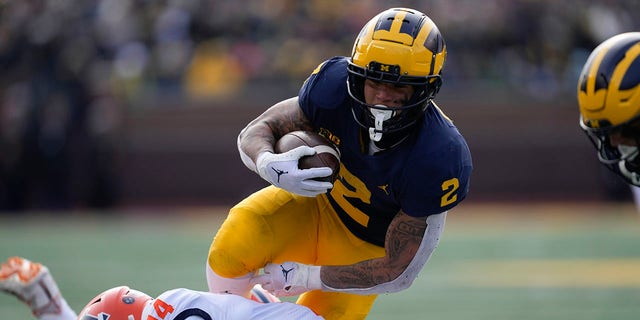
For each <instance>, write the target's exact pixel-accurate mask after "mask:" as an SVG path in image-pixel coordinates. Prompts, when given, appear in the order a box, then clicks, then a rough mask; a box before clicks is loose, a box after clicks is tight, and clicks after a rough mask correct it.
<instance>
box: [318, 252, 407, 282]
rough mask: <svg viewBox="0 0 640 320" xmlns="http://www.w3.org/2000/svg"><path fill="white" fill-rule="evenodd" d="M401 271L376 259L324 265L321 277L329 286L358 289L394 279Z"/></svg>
mask: <svg viewBox="0 0 640 320" xmlns="http://www.w3.org/2000/svg"><path fill="white" fill-rule="evenodd" d="M403 270H404V268H403ZM401 273H402V271H400V272H398V270H394V269H392V268H389V267H388V266H387V265H385V262H383V261H382V260H381V259H374V260H367V261H363V262H361V263H357V264H354V265H349V266H322V268H321V269H320V279H321V280H322V283H323V284H324V285H325V286H326V287H328V288H333V289H354V288H355V289H358V288H371V287H374V286H376V285H379V284H382V283H387V282H390V281H393V280H394V279H396V278H397V277H398V276H399V275H400V274H401Z"/></svg>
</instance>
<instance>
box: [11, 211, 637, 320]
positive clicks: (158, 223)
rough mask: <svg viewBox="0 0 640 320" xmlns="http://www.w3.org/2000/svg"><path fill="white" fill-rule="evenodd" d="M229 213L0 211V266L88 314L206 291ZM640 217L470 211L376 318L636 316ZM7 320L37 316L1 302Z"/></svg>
mask: <svg viewBox="0 0 640 320" xmlns="http://www.w3.org/2000/svg"><path fill="white" fill-rule="evenodd" d="M221 211H224V209H223V210H220V209H210V210H206V209H198V210H193V209H192V210H179V209H175V210H165V211H163V212H162V213H159V211H157V210H150V209H148V210H132V212H127V213H126V214H125V213H122V212H119V213H101V214H98V215H95V214H89V213H84V212H74V213H70V214H68V215H60V214H30V215H28V216H26V217H22V218H16V217H13V218H9V217H7V216H1V215H0V259H2V260H4V259H6V258H7V257H8V256H11V255H22V256H25V257H27V258H30V259H32V260H36V261H42V262H44V263H45V264H47V265H48V266H49V268H50V269H51V271H52V272H53V274H54V275H55V277H56V279H57V281H58V284H59V286H60V288H61V290H62V291H63V293H64V294H65V295H66V297H67V300H68V301H69V303H70V304H71V306H72V307H73V308H74V309H76V310H77V311H79V310H80V309H81V308H82V307H83V305H84V303H85V302H87V301H88V300H89V299H90V298H92V297H93V296H94V295H95V294H97V293H98V292H100V291H102V290H103V289H106V288H110V287H113V286H116V285H121V284H127V285H130V286H132V287H135V288H138V289H140V290H143V291H146V292H147V293H149V294H151V295H154V294H159V293H160V292H162V291H164V290H166V289H169V288H175V287H188V288H193V289H199V290H206V284H205V280H204V271H203V270H204V260H205V257H206V254H207V250H208V246H209V243H210V240H211V237H212V235H213V233H214V232H215V230H217V228H218V226H219V223H220V221H221V219H222V217H223V214H224V213H222V214H221V213H220V212H221ZM639 316H640V216H639V215H638V214H637V213H636V212H635V210H634V208H633V207H632V206H630V205H620V206H606V205H602V204H582V205H549V204H526V205H477V204H476V205H466V204H463V205H461V206H460V207H459V208H457V209H455V210H454V211H452V212H451V213H450V215H449V217H448V220H447V227H446V229H445V233H444V237H443V238H442V241H441V243H440V247H439V248H438V250H437V251H436V252H435V253H434V255H433V256H432V258H431V260H430V261H429V263H428V264H427V266H426V267H425V269H424V270H423V272H422V273H421V275H420V277H419V278H418V279H417V280H416V281H415V282H414V285H413V286H412V287H411V288H410V289H409V290H406V291H404V292H401V293H396V294H390V295H384V296H381V297H380V298H378V301H377V303H376V305H375V306H374V310H373V311H372V312H371V315H370V317H369V319H397V320H403V319H412V320H414V319H443V320H444V319H447V320H456V319H459V320H469V319H486V320H501V319H504V320H506V319H509V320H511V319H519V320H526V319H545V320H553V319H558V320H559V319H562V320H566V319H580V320H590V319H594V320H595V319H607V320H611V319H638V317H639ZM0 319H12V320H13V319H31V316H30V314H29V312H28V311H27V309H26V308H25V307H24V306H23V305H22V304H20V303H19V302H18V301H17V300H15V299H14V298H13V297H11V296H8V295H0Z"/></svg>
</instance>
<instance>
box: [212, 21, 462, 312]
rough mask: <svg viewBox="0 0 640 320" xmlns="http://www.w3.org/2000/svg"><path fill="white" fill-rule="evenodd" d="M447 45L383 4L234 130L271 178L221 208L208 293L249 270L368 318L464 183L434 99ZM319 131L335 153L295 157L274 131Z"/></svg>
mask: <svg viewBox="0 0 640 320" xmlns="http://www.w3.org/2000/svg"><path fill="white" fill-rule="evenodd" d="M446 54H447V51H446V46H445V42H444V39H443V38H442V35H441V34H440V31H439V30H438V28H437V26H436V25H435V24H434V22H433V21H432V20H431V19H430V18H429V17H428V16H426V15H425V14H423V13H421V12H419V11H417V10H413V9H408V8H392V9H388V10H385V11H383V12H381V13H380V14H378V15H377V16H375V17H374V18H373V19H371V20H370V21H369V22H368V23H367V24H366V25H365V26H364V28H363V29H362V31H361V32H360V34H359V35H358V36H357V38H356V40H355V44H354V47H353V50H352V54H351V56H350V57H334V58H331V59H329V60H327V61H324V62H323V63H321V64H320V65H319V66H318V67H317V68H316V69H315V70H314V71H313V72H312V74H311V75H310V76H309V77H308V79H307V80H306V81H305V82H304V84H303V85H302V88H301V89H300V91H299V94H298V96H296V97H293V98H290V99H287V100H284V101H281V102H279V103H276V104H275V105H273V106H272V107H270V108H269V109H267V110H266V111H265V112H264V113H263V114H261V115H260V116H258V117H257V118H256V119H254V120H253V121H251V122H250V123H249V124H248V125H247V126H246V127H245V128H244V129H243V130H242V131H241V132H240V134H239V136H238V141H237V142H238V149H239V153H240V156H241V159H242V161H243V163H244V164H245V165H246V166H247V167H248V168H249V169H251V170H253V171H255V172H256V173H257V174H258V175H259V176H260V177H262V178H263V179H265V180H266V181H268V182H269V183H271V185H270V186H268V187H265V188H263V189H261V190H259V191H257V192H255V193H254V194H252V195H250V196H249V197H247V198H246V199H244V200H243V201H241V202H240V203H238V204H237V205H236V206H234V207H233V208H231V210H230V212H229V214H228V216H227V218H226V220H225V221H224V223H223V224H222V226H221V227H220V229H219V231H218V232H217V234H216V235H215V237H214V239H213V241H212V244H211V247H210V250H209V255H208V261H207V262H208V263H207V266H206V269H207V270H206V271H207V280H208V285H209V290H210V291H211V292H215V293H220V292H228V293H234V294H238V295H243V296H247V295H248V294H249V291H250V289H251V287H252V285H253V284H254V283H260V284H262V285H263V287H264V288H265V289H267V290H270V291H271V292H273V293H275V294H276V295H278V296H292V295H300V296H299V297H298V300H297V303H299V304H301V305H304V306H307V307H309V308H310V309H311V310H313V311H314V312H315V313H317V314H319V315H321V316H323V317H325V318H326V319H364V318H365V317H366V316H367V314H368V313H369V311H370V309H371V307H372V305H373V303H374V300H375V299H376V297H377V295H379V294H381V293H389V292H397V291H401V290H404V289H406V288H408V287H409V286H410V285H411V284H412V282H413V281H414V279H415V278H416V277H417V275H418V273H419V272H420V270H421V269H422V268H423V266H424V265H425V263H426V262H427V260H428V259H429V257H430V256H431V254H432V253H433V251H434V250H435V248H436V246H437V245H438V242H439V240H440V236H441V234H442V232H443V229H444V225H445V218H446V215H447V212H448V211H449V210H450V209H452V208H453V207H455V206H456V205H457V204H459V203H460V202H461V201H463V199H465V197H466V196H467V192H468V188H469V178H470V174H471V170H472V163H471V155H470V152H469V148H468V146H467V143H466V141H465V139H464V138H463V137H462V135H461V134H460V133H459V132H458V130H457V128H456V127H455V126H454V125H453V123H452V122H451V120H450V119H449V118H448V117H447V116H446V115H445V114H444V113H443V112H442V110H441V109H440V108H439V107H438V106H436V104H435V102H434V101H433V99H434V97H435V96H436V93H437V92H438V90H439V89H440V86H441V84H442V78H441V71H442V68H443V66H444V63H445V58H446ZM294 130H310V131H315V132H318V133H320V134H321V135H323V136H325V137H327V138H328V139H329V140H331V141H332V142H333V143H335V144H336V145H337V146H338V148H339V149H340V153H341V167H340V177H339V178H338V179H337V180H336V181H335V182H334V183H331V182H320V181H316V180H314V178H318V177H325V176H328V175H330V174H331V169H329V168H314V169H306V170H300V169H298V167H297V162H298V159H299V158H300V157H303V156H306V155H310V154H314V152H315V151H314V150H313V149H312V148H308V147H304V146H303V147H298V148H296V149H293V150H291V151H288V152H286V153H282V154H275V153H274V149H273V146H274V144H275V142H276V141H277V140H278V138H279V137H281V136H283V135H284V134H286V133H287V132H290V131H294Z"/></svg>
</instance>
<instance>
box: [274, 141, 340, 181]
mask: <svg viewBox="0 0 640 320" xmlns="http://www.w3.org/2000/svg"><path fill="white" fill-rule="evenodd" d="M305 145H306V146H309V147H312V148H314V149H316V152H317V153H316V154H315V155H313V156H305V157H302V158H300V160H299V161H298V168H300V169H309V168H320V167H329V168H331V169H332V170H333V174H332V175H331V176H329V177H323V178H317V179H316V180H318V181H328V182H334V181H335V180H336V179H337V178H338V174H339V172H340V151H339V150H338V148H337V147H336V146H335V145H334V144H333V143H332V142H331V141H329V140H328V139H326V138H325V137H323V136H321V135H320V134H318V133H315V132H311V131H293V132H289V133H287V134H285V135H284V136H282V137H281V138H280V139H279V140H278V141H277V142H276V145H275V151H276V153H283V152H287V151H289V150H291V149H295V148H297V147H299V146H305Z"/></svg>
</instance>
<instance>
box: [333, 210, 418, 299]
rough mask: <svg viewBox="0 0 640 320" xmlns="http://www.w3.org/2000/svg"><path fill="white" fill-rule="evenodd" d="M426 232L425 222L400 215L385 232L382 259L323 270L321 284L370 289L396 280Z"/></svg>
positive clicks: (338, 287) (409, 261)
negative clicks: (384, 251)
mask: <svg viewBox="0 0 640 320" xmlns="http://www.w3.org/2000/svg"><path fill="white" fill-rule="evenodd" d="M426 228H427V224H426V218H414V217H411V216H408V215H407V214H405V213H402V212H399V213H398V215H397V216H396V217H395V218H394V219H393V221H392V222H391V225H389V230H388V231H387V235H386V241H385V250H386V255H385V256H384V257H380V258H376V259H371V260H366V261H362V262H358V263H356V264H352V265H345V266H323V267H322V271H321V273H322V274H321V278H322V282H323V283H325V284H326V285H328V286H329V287H332V288H337V289H344V288H370V287H373V286H375V285H378V284H381V283H386V282H389V281H392V280H394V279H396V278H397V277H398V276H399V275H400V274H402V272H404V270H405V269H406V267H407V266H408V265H409V263H411V260H412V259H413V257H414V256H415V254H416V252H417V251H418V248H419V247H420V243H421V242H422V237H423V235H424V232H425V230H426Z"/></svg>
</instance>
